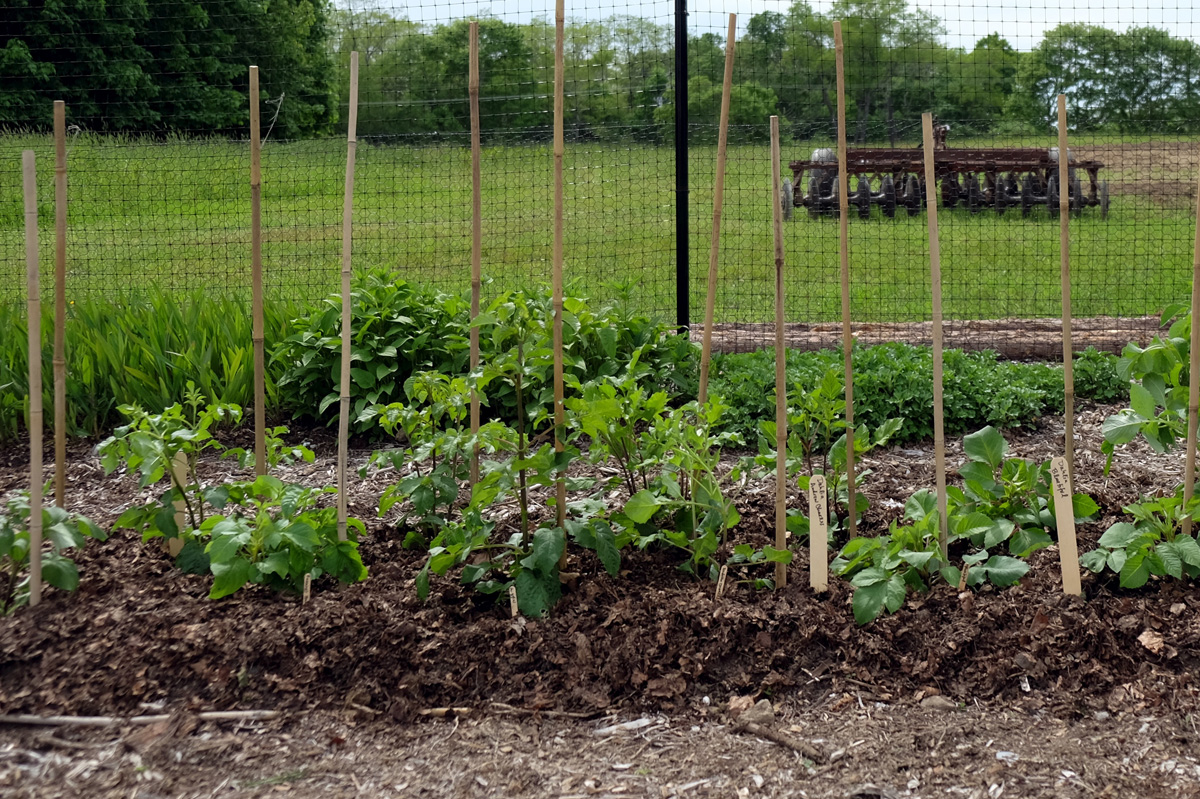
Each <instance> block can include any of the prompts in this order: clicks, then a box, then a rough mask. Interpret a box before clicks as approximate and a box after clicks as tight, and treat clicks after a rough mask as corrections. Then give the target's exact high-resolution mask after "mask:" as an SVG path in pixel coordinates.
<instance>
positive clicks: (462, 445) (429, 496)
mask: <svg viewBox="0 0 1200 799" xmlns="http://www.w3.org/2000/svg"><path fill="white" fill-rule="evenodd" d="M404 392H405V394H406V396H407V397H408V399H409V404H408V405H405V404H404V403H401V402H394V403H392V404H390V405H377V406H375V407H373V408H368V409H367V410H366V411H365V412H364V414H363V417H362V418H365V419H370V418H374V419H376V420H377V421H378V423H379V425H380V426H381V427H383V429H384V430H386V431H387V432H388V433H389V434H390V435H392V436H394V437H396V438H397V439H400V438H403V439H404V440H405V441H406V444H407V445H406V446H401V447H394V448H391V449H387V450H380V451H378V452H375V453H374V454H373V455H372V456H371V463H372V464H373V465H375V466H376V467H388V466H391V467H392V468H394V469H395V470H396V471H397V472H398V473H404V472H406V471H407V470H408V469H409V468H410V467H411V474H408V475H407V476H405V477H402V478H401V479H400V480H399V481H398V482H396V483H393V484H392V485H389V486H388V487H387V488H386V489H384V492H383V495H382V496H381V497H380V499H379V515H380V516H383V515H384V514H386V513H387V512H388V511H390V510H391V509H392V508H393V507H394V506H395V505H397V504H398V503H402V502H408V503H409V506H408V510H407V511H406V513H405V515H404V516H403V517H402V518H401V519H400V521H399V522H398V526H399V527H400V528H401V529H404V530H406V531H407V536H406V538H405V546H408V547H426V546H428V539H429V538H431V537H433V536H435V535H436V534H437V532H438V531H439V530H440V529H441V528H442V527H444V526H445V525H446V524H447V523H448V521H449V519H450V513H451V510H452V508H453V506H454V503H455V502H457V500H458V497H459V483H460V482H461V481H464V480H466V479H468V478H469V476H470V474H469V472H470V469H469V467H470V460H471V456H472V453H473V451H474V449H475V447H476V445H478V446H479V449H480V455H481V456H487V455H492V454H495V453H497V452H500V451H513V450H514V449H515V446H516V445H515V441H513V439H512V435H511V431H510V430H509V429H508V427H506V426H505V425H504V424H503V423H501V422H495V421H493V422H488V423H486V424H484V425H482V426H481V427H480V429H479V433H478V435H476V436H473V435H472V434H471V430H470V427H469V425H468V426H464V424H465V423H466V421H467V414H468V411H469V398H470V389H469V387H468V385H467V381H466V380H465V379H463V378H461V377H454V378H451V377H449V376H447V375H444V374H441V373H440V372H417V373H415V374H414V375H412V376H411V377H410V378H409V379H408V380H406V381H405V384H404ZM363 471H364V472H365V468H364V470H363Z"/></svg>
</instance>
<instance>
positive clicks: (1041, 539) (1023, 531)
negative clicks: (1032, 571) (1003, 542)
mask: <svg viewBox="0 0 1200 799" xmlns="http://www.w3.org/2000/svg"><path fill="white" fill-rule="evenodd" d="M1053 543H1054V539H1052V538H1051V537H1050V534H1049V533H1047V532H1046V531H1045V530H1042V529H1039V528H1037V527H1021V528H1019V529H1018V530H1017V532H1016V533H1014V534H1013V537H1012V538H1010V539H1009V541H1008V551H1009V552H1010V553H1011V554H1013V555H1015V556H1016V557H1018V558H1027V557H1029V556H1030V555H1031V554H1033V553H1034V552H1036V551H1037V550H1039V549H1045V548H1046V547H1048V546H1050V545H1051V544H1053Z"/></svg>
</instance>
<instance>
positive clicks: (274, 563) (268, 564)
mask: <svg viewBox="0 0 1200 799" xmlns="http://www.w3.org/2000/svg"><path fill="white" fill-rule="evenodd" d="M288 560H289V559H288V553H287V552H286V551H284V550H279V551H277V552H272V553H271V554H270V555H267V557H265V558H263V559H262V560H261V561H259V563H258V564H257V565H258V570H259V571H260V572H261V573H263V574H277V575H279V576H280V577H282V578H284V579H285V580H286V579H287V576H288V572H289V571H290V566H289V563H288Z"/></svg>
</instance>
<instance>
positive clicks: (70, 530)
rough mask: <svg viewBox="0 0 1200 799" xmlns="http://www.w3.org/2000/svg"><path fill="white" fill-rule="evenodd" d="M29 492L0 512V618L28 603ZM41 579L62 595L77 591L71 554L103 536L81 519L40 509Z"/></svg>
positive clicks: (59, 510) (18, 495) (51, 508)
mask: <svg viewBox="0 0 1200 799" xmlns="http://www.w3.org/2000/svg"><path fill="white" fill-rule="evenodd" d="M30 515H31V509H30V507H29V492H28V491H18V492H16V493H14V494H13V495H12V496H11V497H10V498H9V499H8V501H7V502H6V503H5V504H4V508H3V509H0V616H6V615H8V614H10V613H12V612H13V611H14V610H16V609H17V608H20V607H22V606H24V605H26V604H27V603H28V602H29V578H30V573H29V560H30V552H29V519H30ZM42 537H43V541H44V542H45V543H47V544H49V548H48V549H45V550H43V552H42V579H43V580H44V581H45V582H46V583H47V584H48V585H52V586H54V587H55V588H58V589H59V590H62V591H74V590H75V589H76V588H78V587H79V570H78V569H77V568H76V567H75V562H74V561H73V560H72V559H71V557H70V553H71V550H75V549H82V548H83V546H84V543H85V542H86V541H87V539H89V538H94V539H96V540H97V541H103V540H105V539H106V538H107V534H106V533H105V532H104V531H103V530H101V529H100V528H99V527H97V526H96V525H95V524H93V523H92V522H91V521H90V520H88V519H87V518H86V517H84V516H80V515H79V514H77V513H68V512H67V511H66V510H63V509H62V508H59V507H57V506H54V505H51V506H49V507H43V508H42Z"/></svg>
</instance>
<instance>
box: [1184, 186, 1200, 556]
mask: <svg viewBox="0 0 1200 799" xmlns="http://www.w3.org/2000/svg"><path fill="white" fill-rule="evenodd" d="M1196 209H1197V214H1198V215H1197V217H1196V233H1195V236H1196V237H1195V240H1194V241H1193V242H1192V308H1191V314H1192V334H1191V342H1190V344H1189V346H1190V349H1189V350H1188V428H1187V459H1186V460H1185V461H1184V472H1183V506H1184V507H1185V508H1186V507H1187V506H1188V504H1189V503H1190V502H1191V501H1192V497H1193V496H1194V494H1195V491H1196V426H1197V419H1198V418H1200V323H1198V322H1197V317H1196V309H1197V308H1200V177H1197V186H1196ZM1183 533H1184V535H1191V534H1192V517H1191V516H1184V517H1183Z"/></svg>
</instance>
